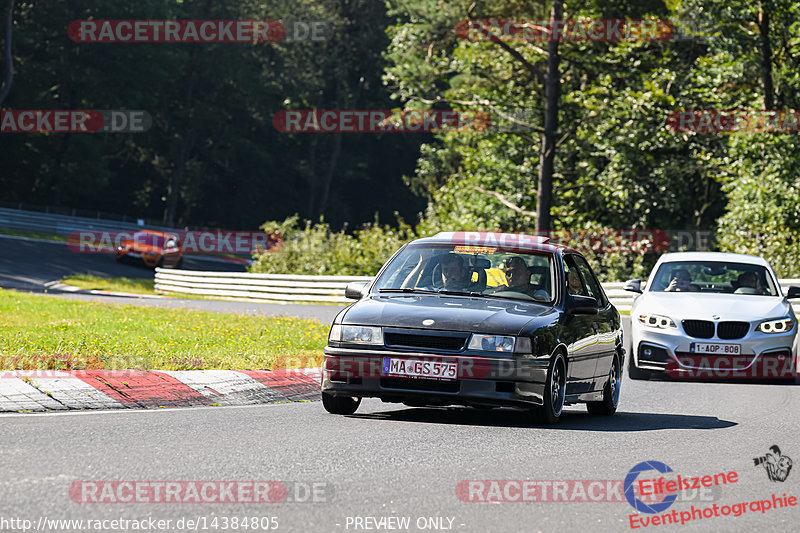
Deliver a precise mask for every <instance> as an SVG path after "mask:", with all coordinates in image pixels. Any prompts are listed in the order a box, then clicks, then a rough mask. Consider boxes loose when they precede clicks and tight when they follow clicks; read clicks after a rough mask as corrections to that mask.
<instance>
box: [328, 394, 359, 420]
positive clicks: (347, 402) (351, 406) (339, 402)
mask: <svg viewBox="0 0 800 533" xmlns="http://www.w3.org/2000/svg"><path fill="white" fill-rule="evenodd" d="M359 405H361V398H353V397H350V396H333V395H331V394H328V393H327V392H323V393H322V406H323V407H324V408H325V410H326V411H328V412H329V413H332V414H334V415H352V414H353V413H355V412H356V409H358V406H359Z"/></svg>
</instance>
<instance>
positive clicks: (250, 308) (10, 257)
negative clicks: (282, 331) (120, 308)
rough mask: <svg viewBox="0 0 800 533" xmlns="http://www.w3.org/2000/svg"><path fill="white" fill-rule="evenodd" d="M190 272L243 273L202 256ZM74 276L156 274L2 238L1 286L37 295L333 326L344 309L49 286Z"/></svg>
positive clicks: (190, 261) (101, 257)
mask: <svg viewBox="0 0 800 533" xmlns="http://www.w3.org/2000/svg"><path fill="white" fill-rule="evenodd" d="M184 268H186V269H188V270H212V271H217V270H218V271H243V270H244V268H243V267H242V266H241V265H236V264H229V263H220V262H218V261H208V260H205V259H203V258H202V257H186V258H185V259H184ZM70 274H92V275H96V276H110V277H127V278H152V277H153V271H152V270H151V269H147V268H144V267H139V266H135V265H130V264H119V263H117V262H116V261H114V258H113V257H112V256H110V255H106V254H77V253H74V252H71V251H70V250H69V249H68V248H67V246H66V244H64V243H63V242H54V241H42V240H33V239H23V238H16V237H8V236H3V235H0V287H2V288H3V289H15V290H21V291H26V292H34V293H45V292H46V293H48V294H52V295H55V296H60V297H63V298H71V299H77V300H91V301H102V302H107V303H119V304H131V305H141V306H150V307H167V308H173V309H196V310H200V311H214V312H224V313H237V314H252V315H283V316H296V317H301V318H314V319H317V320H320V321H321V322H323V323H330V322H332V321H333V317H335V316H336V313H338V312H339V310H340V309H341V308H342V306H337V305H293V304H267V303H256V302H232V301H221V300H189V299H183V298H162V299H149V298H127V297H119V296H101V295H91V294H75V293H70V292H64V291H61V290H58V289H53V288H50V287H48V286H47V284H48V283H50V282H53V281H58V280H60V279H61V278H63V277H64V276H68V275H70Z"/></svg>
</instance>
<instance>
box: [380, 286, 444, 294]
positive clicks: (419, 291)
mask: <svg viewBox="0 0 800 533" xmlns="http://www.w3.org/2000/svg"><path fill="white" fill-rule="evenodd" d="M378 292H407V293H415V292H418V293H424V294H437V291H431V290H428V289H414V288H411V287H402V288H397V289H378Z"/></svg>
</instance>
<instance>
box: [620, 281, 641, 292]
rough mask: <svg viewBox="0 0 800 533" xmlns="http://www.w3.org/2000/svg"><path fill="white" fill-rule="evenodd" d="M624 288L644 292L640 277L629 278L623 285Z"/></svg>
mask: <svg viewBox="0 0 800 533" xmlns="http://www.w3.org/2000/svg"><path fill="white" fill-rule="evenodd" d="M622 290H624V291H631V292H638V293H639V294H641V292H642V280H640V279H629V280H628V281H626V282H625V285H623V286H622Z"/></svg>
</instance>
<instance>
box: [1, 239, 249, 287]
mask: <svg viewBox="0 0 800 533" xmlns="http://www.w3.org/2000/svg"><path fill="white" fill-rule="evenodd" d="M184 265H185V268H186V269H188V270H220V271H243V270H244V268H243V267H242V266H240V265H236V264H227V263H220V262H212V261H207V260H204V259H203V258H202V257H196V256H189V257H186V258H185V259H184ZM70 274H92V275H96V276H110V277H126V278H152V277H153V270H152V269H147V268H144V267H139V266H135V265H125V264H118V263H117V262H116V261H115V260H114V256H113V255H111V254H88V253H87V254H79V253H75V252H72V251H70V250H69V249H68V248H67V245H66V243H64V242H58V241H44V240H38V239H27V238H19V237H9V236H6V235H0V287H3V288H4V289H18V290H26V291H44V289H45V287H44V285H45V283H48V282H50V281H57V280H59V279H61V278H62V277H64V276H67V275H70Z"/></svg>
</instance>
